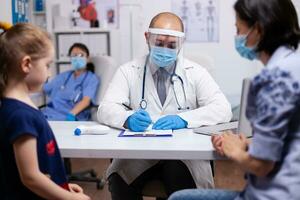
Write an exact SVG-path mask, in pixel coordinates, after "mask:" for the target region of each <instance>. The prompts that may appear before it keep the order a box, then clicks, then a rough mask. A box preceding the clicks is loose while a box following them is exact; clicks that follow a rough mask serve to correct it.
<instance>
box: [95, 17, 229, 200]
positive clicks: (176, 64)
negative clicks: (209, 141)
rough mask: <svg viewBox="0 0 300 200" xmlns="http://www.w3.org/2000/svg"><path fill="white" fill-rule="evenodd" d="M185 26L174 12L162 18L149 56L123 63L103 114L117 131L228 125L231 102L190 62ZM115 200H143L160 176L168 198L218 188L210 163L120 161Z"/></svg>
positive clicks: (112, 178) (153, 28) (111, 172)
mask: <svg viewBox="0 0 300 200" xmlns="http://www.w3.org/2000/svg"><path fill="white" fill-rule="evenodd" d="M183 31H184V27H183V23H182V21H181V19H180V18H179V17H178V16H176V15H175V14H173V13H168V12H165V13H160V14H158V15H156V16H155V17H154V18H153V19H152V21H151V23H150V26H149V30H148V32H146V33H145V37H146V41H147V45H148V47H149V54H148V55H147V56H145V57H143V58H139V59H135V60H133V61H131V62H129V63H127V64H125V65H122V66H121V67H120V68H119V69H118V71H117V72H116V74H115V76H114V78H113V80H112V82H111V84H110V86H109V88H108V90H107V91H106V94H105V96H104V99H103V102H102V103H101V105H100V107H99V110H98V118H99V120H100V121H101V122H102V123H104V124H107V125H110V126H112V127H116V128H129V129H130V130H132V131H144V130H145V129H146V128H147V127H148V126H149V125H150V124H151V123H153V127H152V128H153V129H173V130H174V129H181V128H195V127H199V126H203V125H213V124H216V123H221V122H228V121H229V120H230V119H231V115H232V114H231V108H230V104H229V103H228V101H227V100H226V98H225V96H224V95H223V93H222V92H221V91H220V89H219V87H218V85H217V84H216V83H215V81H214V80H213V79H212V77H211V76H210V75H209V73H208V72H207V71H206V70H205V69H204V68H203V67H201V66H199V65H198V64H196V63H194V62H191V61H189V60H187V59H184V58H183V56H182V46H183V42H184V32H183ZM107 177H108V181H109V190H110V192H111V195H112V199H113V200H119V199H122V200H124V199H130V200H135V199H142V197H141V191H142V188H143V186H144V185H145V183H146V182H147V181H149V180H151V179H153V178H156V179H157V178H159V179H160V180H161V181H162V182H163V183H164V185H165V188H166V192H167V193H168V195H170V194H171V193H173V192H175V191H177V190H179V189H182V188H195V187H198V188H212V187H213V178H212V174H211V167H210V164H209V162H208V161H160V160H118V159H114V160H113V162H112V164H111V165H110V167H109V168H108V170H107Z"/></svg>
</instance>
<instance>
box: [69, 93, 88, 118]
mask: <svg viewBox="0 0 300 200" xmlns="http://www.w3.org/2000/svg"><path fill="white" fill-rule="evenodd" d="M90 104H91V98H90V97H88V96H84V97H83V98H82V100H81V101H79V102H78V103H77V104H76V105H75V106H74V108H73V109H72V110H71V111H70V113H72V114H73V115H77V114H79V113H80V112H81V111H83V110H84V109H86V108H87V107H89V106H90Z"/></svg>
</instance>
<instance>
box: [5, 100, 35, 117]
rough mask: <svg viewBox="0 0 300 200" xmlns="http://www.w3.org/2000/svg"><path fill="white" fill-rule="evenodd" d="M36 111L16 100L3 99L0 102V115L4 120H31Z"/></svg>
mask: <svg viewBox="0 0 300 200" xmlns="http://www.w3.org/2000/svg"><path fill="white" fill-rule="evenodd" d="M37 114H38V110H36V109H35V108H33V107H31V106H29V105H27V104H26V103H23V102H21V101H19V100H16V99H9V98H3V99H1V100H0V115H1V116H2V117H4V118H5V119H7V120H8V119H11V118H18V119H21V118H27V119H28V118H32V117H34V116H36V115H37Z"/></svg>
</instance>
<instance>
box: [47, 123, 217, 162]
mask: <svg viewBox="0 0 300 200" xmlns="http://www.w3.org/2000/svg"><path fill="white" fill-rule="evenodd" d="M80 124H85V125H88V124H90V125H92V124H96V123H95V122H65V121H64V122H50V126H51V128H52V130H53V132H54V134H55V137H56V140H57V143H58V145H59V148H60V151H61V154H62V156H63V157H69V158H126V159H176V160H178V159H180V160H213V159H216V158H218V156H217V155H216V153H215V151H214V149H213V147H212V144H211V142H210V137H209V136H205V135H199V134H195V133H193V131H192V130H191V129H184V130H178V131H174V134H173V137H130V138H128V137H118V135H119V133H120V130H112V131H111V132H110V133H108V134H107V135H81V136H75V135H74V133H73V132H74V129H75V127H76V126H78V125H80Z"/></svg>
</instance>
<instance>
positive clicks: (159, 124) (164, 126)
mask: <svg viewBox="0 0 300 200" xmlns="http://www.w3.org/2000/svg"><path fill="white" fill-rule="evenodd" d="M187 124H188V123H187V122H186V121H185V120H183V119H182V118H181V117H179V116H178V115H167V116H165V117H162V118H160V119H159V120H157V121H156V122H155V124H154V125H153V127H152V129H156V130H170V129H172V130H175V129H181V128H186V127H187Z"/></svg>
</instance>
